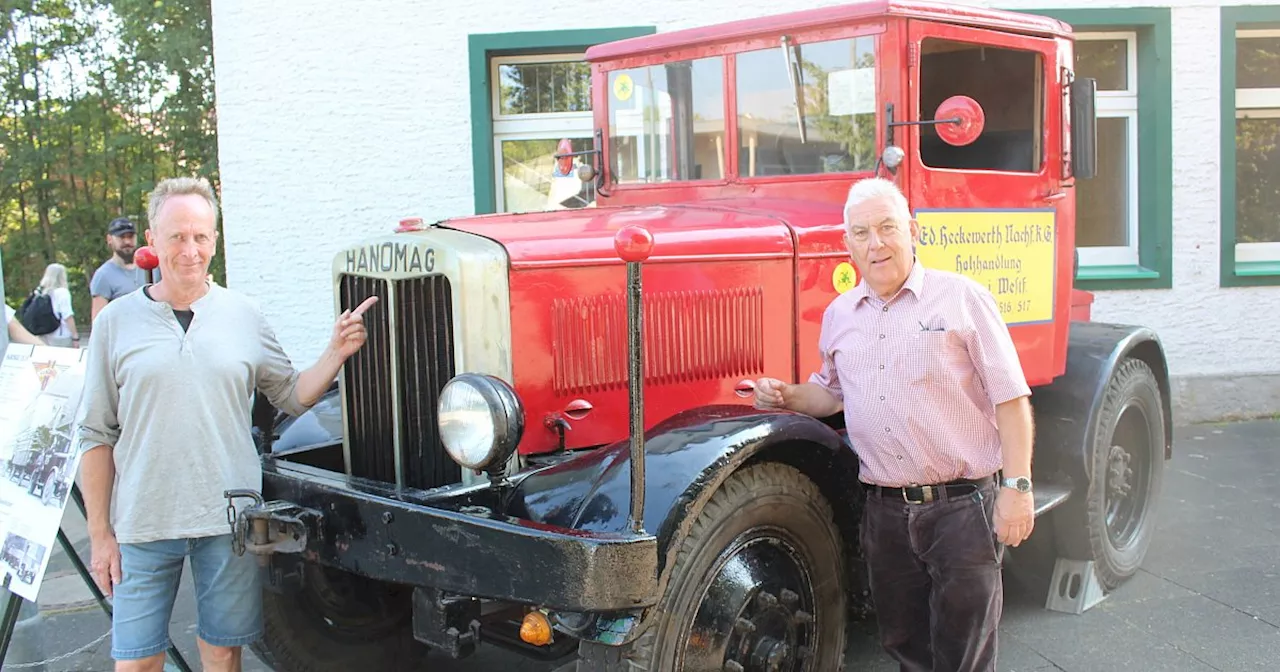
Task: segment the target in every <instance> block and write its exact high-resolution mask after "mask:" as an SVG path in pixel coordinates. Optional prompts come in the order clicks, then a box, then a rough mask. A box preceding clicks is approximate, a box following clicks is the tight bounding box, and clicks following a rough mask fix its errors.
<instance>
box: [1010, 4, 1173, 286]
mask: <svg viewBox="0 0 1280 672" xmlns="http://www.w3.org/2000/svg"><path fill="white" fill-rule="evenodd" d="M1017 11H1022V12H1026V13H1029V14H1039V15H1041V16H1048V17H1051V18H1055V19H1058V20H1060V21H1064V22H1066V23H1068V24H1070V25H1071V27H1072V30H1074V31H1075V32H1077V33H1092V32H1121V31H1125V32H1134V33H1136V34H1137V51H1138V53H1137V57H1138V58H1137V60H1138V71H1137V73H1136V74H1137V79H1138V82H1139V85H1138V95H1137V98H1138V113H1137V119H1138V128H1139V129H1141V130H1140V133H1139V136H1138V157H1137V158H1138V194H1137V198H1138V227H1137V228H1138V263H1137V264H1126V265H1112V266H1085V265H1083V264H1082V265H1081V266H1080V269H1079V270H1078V271H1077V273H1076V283H1075V286H1076V287H1078V288H1080V289H1085V290H1090V291H1097V290H1114V289H1168V288H1170V287H1172V286H1173V73H1172V71H1171V62H1170V61H1171V59H1170V54H1171V51H1172V38H1171V30H1170V27H1169V9H1168V8H1167V7H1139V8H1119V9H1018V10H1017Z"/></svg>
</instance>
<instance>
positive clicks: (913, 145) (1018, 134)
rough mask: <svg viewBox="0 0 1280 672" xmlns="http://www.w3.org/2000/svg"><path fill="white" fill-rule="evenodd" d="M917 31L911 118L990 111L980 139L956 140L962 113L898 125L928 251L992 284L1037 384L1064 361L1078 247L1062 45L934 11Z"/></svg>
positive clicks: (911, 32) (923, 251)
mask: <svg viewBox="0 0 1280 672" xmlns="http://www.w3.org/2000/svg"><path fill="white" fill-rule="evenodd" d="M907 32H908V39H907V45H906V47H907V62H908V70H909V74H908V76H909V79H910V87H909V89H908V91H909V94H908V96H907V98H908V104H907V108H908V109H907V111H906V112H907V115H906V119H902V120H903V121H927V120H935V113H937V112H938V111H939V109H940V106H941V109H942V111H943V112H944V116H945V117H947V118H951V117H953V116H955V114H954V112H953V111H954V110H956V109H963V108H964V107H965V106H966V105H967V106H968V108H969V110H972V109H973V105H972V102H976V103H977V107H979V108H980V109H981V111H982V114H981V117H982V118H983V123H982V130H981V133H980V134H978V135H977V137H976V138H974V139H972V140H971V141H969V138H957V137H956V136H957V135H964V134H963V133H957V131H959V130H960V127H959V126H957V125H956V124H952V123H935V124H918V125H909V126H904V127H899V128H898V129H897V130H898V132H899V133H902V132H905V135H906V137H907V138H908V139H909V140H908V147H907V152H906V154H907V156H906V159H905V161H904V163H906V164H907V166H908V171H909V173H910V176H911V179H910V180H909V181H908V196H909V198H910V202H911V206H912V208H913V210H914V211H915V213H916V218H917V220H918V221H919V223H920V228H921V239H920V244H919V246H918V247H917V255H918V258H919V259H920V261H921V262H923V263H924V264H925V265H926V266H930V267H933V268H939V269H943V270H948V271H954V272H958V273H961V274H964V275H967V276H969V277H972V278H973V279H975V280H977V281H978V282H979V283H981V284H982V285H984V286H985V287H987V288H988V289H989V290H990V291H991V293H992V294H993V295H994V296H995V299H996V304H997V305H998V306H999V308H1000V311H1001V313H1002V315H1003V316H1004V318H1005V321H1006V323H1007V324H1008V325H1009V327H1010V331H1011V333H1012V334H1013V337H1014V341H1015V343H1016V344H1017V346H1018V350H1019V354H1020V356H1021V359H1022V364H1023V368H1024V370H1025V371H1026V373H1027V377H1028V382H1030V383H1031V384H1032V385H1035V384H1037V383H1043V382H1048V381H1049V380H1051V379H1052V378H1053V376H1054V375H1055V373H1056V372H1059V371H1060V370H1061V366H1062V365H1063V364H1064V363H1065V360H1064V357H1065V348H1060V347H1057V343H1058V342H1059V341H1060V340H1062V341H1065V339H1066V327H1067V315H1068V310H1069V308H1070V306H1069V305H1068V304H1069V300H1068V299H1069V296H1070V291H1071V276H1070V272H1071V263H1070V260H1071V258H1072V257H1071V252H1072V249H1073V246H1074V236H1073V230H1074V229H1073V227H1072V226H1070V222H1071V221H1072V218H1073V217H1074V200H1073V199H1072V198H1069V197H1068V191H1067V190H1066V186H1065V184H1064V181H1063V179H1062V175H1063V170H1062V143H1061V136H1062V123H1061V118H1062V111H1063V96H1062V91H1063V82H1062V79H1063V78H1064V75H1065V73H1063V72H1062V71H1061V70H1060V68H1059V54H1058V49H1059V47H1058V43H1057V42H1056V41H1054V40H1052V39H1049V38H1034V37H1027V36H1021V35H1013V34H1009V33H1002V32H997V31H991V30H983V29H977V28H968V27H962V26H955V25H949V24H939V23H930V22H925V21H910V22H909V24H908V31H907ZM957 96H964V97H967V99H971V100H966V99H965V98H956V97H957ZM944 101H946V102H947V104H944ZM957 102H959V103H962V104H961V105H959V106H956V103H957ZM966 118H969V119H971V118H972V116H971V115H970V116H967V117H966ZM895 121H898V120H895ZM1063 269H1065V270H1066V273H1063V272H1060V271H1062V270H1063Z"/></svg>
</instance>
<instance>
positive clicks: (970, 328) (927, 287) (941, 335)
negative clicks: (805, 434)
mask: <svg viewBox="0 0 1280 672" xmlns="http://www.w3.org/2000/svg"><path fill="white" fill-rule="evenodd" d="M818 348H819V349H820V350H821V353H822V362H823V363H822V368H821V370H819V371H818V372H817V373H815V374H813V375H812V376H810V378H809V382H811V383H816V384H818V385H821V386H823V387H825V388H826V389H827V390H828V391H830V392H831V394H833V395H835V396H836V398H837V399H840V400H841V401H843V402H844V417H845V424H846V427H847V428H848V432H849V441H850V443H851V444H852V445H853V448H854V450H855V451H856V452H857V454H858V459H859V461H860V463H861V475H860V478H861V480H863V481H865V482H867V483H872V484H875V485H886V486H903V485H912V484H937V483H946V482H948V481H953V480H955V479H958V478H981V477H984V476H990V475H991V474H993V473H995V472H996V471H997V470H998V469H1000V466H1001V462H1002V456H1001V451H1000V435H999V433H998V432H997V429H996V417H995V406H996V405H997V404H1000V403H1003V402H1005V401H1008V400H1010V399H1016V398H1017V397H1020V396H1025V395H1029V394H1030V393H1031V390H1030V388H1028V387H1027V381H1026V377H1025V376H1024V375H1023V373H1022V366H1021V364H1020V363H1019V361H1018V352H1017V350H1015V349H1014V346H1013V340H1012V339H1011V338H1010V337H1009V329H1008V327H1007V326H1006V325H1005V323H1004V320H1003V319H1002V318H1001V316H1000V312H999V310H998V309H997V308H996V303H995V299H994V298H993V297H992V296H991V293H990V292H988V291H987V290H986V289H985V288H983V287H982V286H981V285H979V284H978V283H976V282H974V281H972V280H970V279H968V278H965V277H964V276H961V275H958V274H955V273H950V272H947V271H939V270H934V269H930V268H925V267H924V266H922V265H921V264H920V263H919V262H916V264H915V266H914V267H913V268H912V269H911V274H910V275H909V276H908V277H907V281H906V284H905V285H904V286H903V288H902V290H900V291H899V292H898V294H897V295H895V296H894V297H893V298H892V299H890V300H889V301H887V302H886V301H883V300H881V299H880V298H879V297H878V296H876V294H875V293H874V292H872V291H871V289H870V288H869V287H867V283H866V280H863V281H862V282H860V283H859V284H858V285H857V286H856V287H854V288H853V289H851V290H849V291H848V292H846V293H844V294H842V295H840V296H838V297H836V299H835V300H834V301H832V302H831V305H829V306H828V307H827V310H826V313H825V314H824V315H823V318H822V333H821V335H820V336H819V338H818Z"/></svg>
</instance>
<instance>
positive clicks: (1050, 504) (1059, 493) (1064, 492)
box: [1032, 483, 1071, 518]
mask: <svg viewBox="0 0 1280 672" xmlns="http://www.w3.org/2000/svg"><path fill="white" fill-rule="evenodd" d="M1032 492H1033V493H1034V495H1035V500H1036V518H1039V517H1040V516H1042V515H1044V514H1045V513H1046V512H1048V511H1049V510H1051V509H1053V508H1055V507H1057V506H1058V505H1059V504H1062V503H1063V502H1065V501H1067V499H1069V498H1070V497H1071V488H1070V487H1069V486H1066V485H1059V484H1057V483H1037V484H1036V486H1035V490H1033V491H1032Z"/></svg>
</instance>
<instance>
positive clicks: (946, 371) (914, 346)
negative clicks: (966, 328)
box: [898, 330, 973, 387]
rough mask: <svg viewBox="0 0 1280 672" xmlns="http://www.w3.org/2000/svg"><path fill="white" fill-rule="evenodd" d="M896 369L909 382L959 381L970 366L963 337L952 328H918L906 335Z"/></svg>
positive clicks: (924, 383) (916, 384)
mask: <svg viewBox="0 0 1280 672" xmlns="http://www.w3.org/2000/svg"><path fill="white" fill-rule="evenodd" d="M898 357H899V358H898V370H899V371H902V372H903V376H904V378H905V379H906V382H907V383H909V384H910V385H913V386H919V387H933V386H937V385H954V384H959V383H960V382H961V381H962V380H964V379H965V378H966V377H967V372H968V371H970V370H971V369H972V368H973V365H972V363H971V362H970V361H969V351H968V349H967V348H966V347H965V344H964V340H963V339H962V338H961V337H960V335H959V334H957V333H956V332H953V331H949V330H948V331H921V332H918V333H913V334H911V335H910V336H908V337H907V339H906V343H905V347H903V348H902V349H901V351H900V353H899V356H898Z"/></svg>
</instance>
